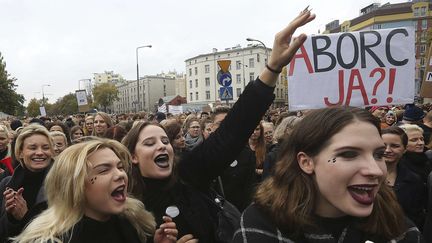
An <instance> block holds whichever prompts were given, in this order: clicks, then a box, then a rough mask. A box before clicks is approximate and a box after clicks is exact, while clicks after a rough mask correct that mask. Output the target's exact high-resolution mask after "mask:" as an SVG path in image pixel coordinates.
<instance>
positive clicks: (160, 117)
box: [156, 112, 166, 122]
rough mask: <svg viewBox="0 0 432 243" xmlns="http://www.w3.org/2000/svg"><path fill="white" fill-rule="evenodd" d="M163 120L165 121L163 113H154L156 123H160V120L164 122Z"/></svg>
mask: <svg viewBox="0 0 432 243" xmlns="http://www.w3.org/2000/svg"><path fill="white" fill-rule="evenodd" d="M165 119H166V115H165V113H162V112H157V113H156V120H157V121H158V122H161V121H162V120H165Z"/></svg>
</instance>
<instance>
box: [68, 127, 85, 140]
mask: <svg viewBox="0 0 432 243" xmlns="http://www.w3.org/2000/svg"><path fill="white" fill-rule="evenodd" d="M78 130H81V132H82V133H83V136H84V130H83V129H82V127H80V126H78V125H77V126H73V127H72V128H71V129H70V137H71V139H72V137H73V134H74V133H75V132H76V131H78Z"/></svg>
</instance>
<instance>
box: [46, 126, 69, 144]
mask: <svg viewBox="0 0 432 243" xmlns="http://www.w3.org/2000/svg"><path fill="white" fill-rule="evenodd" d="M53 126H59V127H61V128H62V130H63V133H64V134H65V135H66V140H67V143H68V145H69V146H70V145H71V144H72V142H71V138H70V132H69V127H68V126H66V125H65V124H64V123H63V122H61V121H55V122H49V123H48V124H46V125H45V127H46V128H47V129H48V131H49V130H50V129H51V128H52V127H53Z"/></svg>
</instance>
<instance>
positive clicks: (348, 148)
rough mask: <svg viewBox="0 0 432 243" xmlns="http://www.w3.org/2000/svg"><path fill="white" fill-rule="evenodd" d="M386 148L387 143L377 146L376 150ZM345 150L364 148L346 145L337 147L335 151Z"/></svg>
mask: <svg viewBox="0 0 432 243" xmlns="http://www.w3.org/2000/svg"><path fill="white" fill-rule="evenodd" d="M385 148H386V147H385V145H382V146H379V147H376V148H375V149H374V150H378V149H385ZM345 150H357V151H360V150H362V148H360V147H353V146H344V147H340V148H337V149H335V152H341V151H345Z"/></svg>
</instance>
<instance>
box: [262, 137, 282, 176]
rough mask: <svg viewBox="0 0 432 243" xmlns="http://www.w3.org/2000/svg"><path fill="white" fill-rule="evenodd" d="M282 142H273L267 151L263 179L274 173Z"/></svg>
mask: <svg viewBox="0 0 432 243" xmlns="http://www.w3.org/2000/svg"><path fill="white" fill-rule="evenodd" d="M279 148H280V144H279V143H275V144H272V145H271V146H270V148H269V150H268V152H267V155H266V158H265V160H264V165H263V167H264V168H263V179H265V178H267V177H269V176H271V175H273V170H274V167H275V165H276V162H277V159H278V157H277V156H278V154H279Z"/></svg>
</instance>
